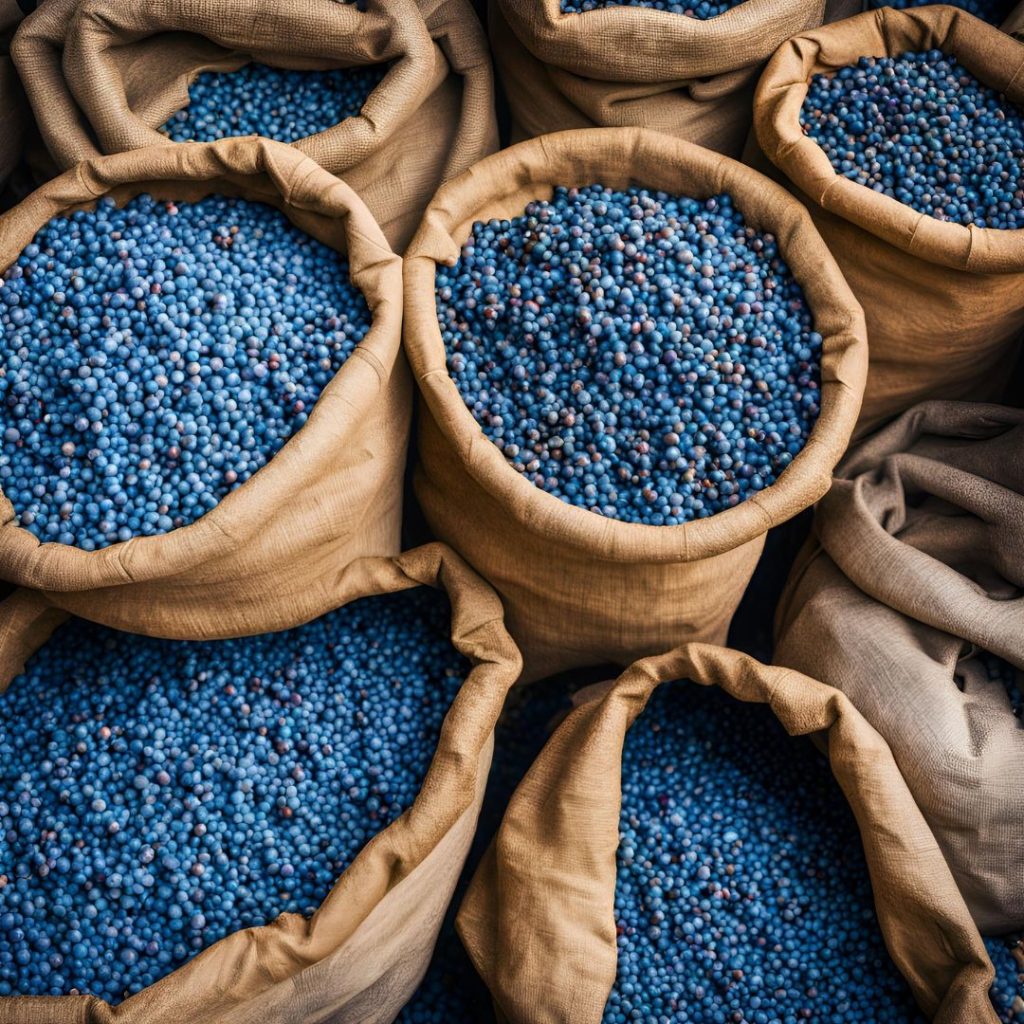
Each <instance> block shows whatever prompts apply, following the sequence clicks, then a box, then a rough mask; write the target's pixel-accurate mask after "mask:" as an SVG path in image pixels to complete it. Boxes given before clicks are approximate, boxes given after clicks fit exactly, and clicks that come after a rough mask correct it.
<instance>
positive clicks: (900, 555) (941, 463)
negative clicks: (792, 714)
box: [775, 402, 1024, 933]
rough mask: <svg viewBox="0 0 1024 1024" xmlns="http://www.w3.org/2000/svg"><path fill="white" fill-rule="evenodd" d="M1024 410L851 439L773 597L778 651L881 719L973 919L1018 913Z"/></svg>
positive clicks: (990, 925) (935, 417) (930, 410)
mask: <svg viewBox="0 0 1024 1024" xmlns="http://www.w3.org/2000/svg"><path fill="white" fill-rule="evenodd" d="M1022 524H1024V411H1022V410H1019V409H1008V408H1005V407H1002V406H994V405H973V404H967V403H959V402H926V403H923V404H922V405H919V406H917V408H915V409H913V410H911V411H910V412H907V413H904V415H903V416H901V417H900V418H899V419H898V420H896V421H895V422H893V423H892V424H890V425H889V426H888V427H887V428H885V429H884V430H882V431H880V432H879V433H878V434H877V435H875V436H874V437H872V438H871V439H870V440H868V441H867V442H865V443H864V444H863V445H862V446H860V447H859V448H857V449H856V450H855V451H854V452H853V453H851V454H850V455H849V456H848V457H847V458H846V459H845V460H844V461H843V462H842V463H841V464H840V467H839V469H838V471H837V476H836V482H835V483H834V484H833V486H832V490H831V491H830V492H829V494H828V495H827V496H826V497H825V498H823V499H822V501H821V503H820V504H819V506H818V510H817V513H816V520H815V530H814V535H813V537H812V538H811V540H810V541H809V543H808V545H807V547H806V548H805V549H804V551H803V552H802V554H801V556H800V558H799V559H798V561H797V563H796V565H795V566H794V568H793V573H792V575H791V577H790V580H789V584H788V586H787V590H786V592H785V594H784V595H783V599H782V602H781V604H780V607H779V613H778V629H777V632H778V643H777V647H776V653H775V658H776V661H777V662H778V663H779V664H782V665H788V666H791V667H792V668H795V669H798V670H799V671H801V672H806V673H808V674H809V675H814V676H815V677H816V678H818V679H821V680H823V681H824V682H826V683H828V684H829V685H831V686H834V687H836V689H839V690H841V691H842V692H843V693H844V694H845V695H846V696H847V697H848V698H849V699H850V701H851V702H852V703H853V704H854V705H855V706H856V707H857V709H858V710H859V711H860V712H861V713H862V714H863V715H864V717H865V718H866V719H867V720H868V721H869V722H870V723H871V724H872V725H873V726H874V727H875V728H876V729H877V730H878V731H879V733H881V735H882V736H883V737H884V739H885V740H886V742H887V743H888V744H889V746H890V747H891V749H892V752H893V756H894V757H895V759H896V763H897V765H898V766H899V769H900V771H901V772H902V773H903V777H904V778H905V779H906V780H907V785H908V787H909V788H910V791H911V792H912V793H913V795H914V798H915V799H916V801H917V803H918V805H919V806H920V808H921V810H922V812H923V814H924V816H925V818H926V819H927V821H928V822H929V824H930V826H931V828H932V830H933V831H934V833H935V836H936V838H937V839H938V842H939V846H940V847H941V849H942V852H943V853H944V854H945V857H946V860H947V861H948V862H949V865H950V868H951V869H952V871H953V874H954V876H955V877H956V879H957V881H958V883H959V885H960V889H961V891H962V892H963V894H964V898H965V899H966V901H967V904H968V906H969V907H970V909H971V912H972V913H973V915H974V918H975V920H976V921H977V922H978V925H979V926H980V927H981V929H982V930H983V931H989V932H993V933H1001V932H1007V931H1011V930H1013V929H1018V928H1021V927H1024V848H1022V845H1021V823H1022V822H1024V789H1022V787H1021V785H1020V766H1021V764H1022V763H1024V728H1022V726H1021V722H1020V720H1019V719H1017V718H1015V717H1014V715H1013V711H1012V708H1011V706H1010V702H1009V700H1008V698H1007V695H1006V692H1005V690H1004V688H1003V686H1002V684H1001V683H1000V682H998V681H991V682H990V681H989V679H988V676H987V674H986V672H985V669H984V667H983V666H982V665H981V664H980V663H979V661H978V657H977V656H978V653H979V651H991V652H994V653H995V654H998V655H999V656H1000V657H1002V658H1005V659H1007V660H1008V661H1010V662H1011V663H1012V664H1014V665H1016V666H1017V667H1018V668H1024V531H1022V529H1021V526H1022Z"/></svg>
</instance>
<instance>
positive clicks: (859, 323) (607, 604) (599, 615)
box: [404, 128, 867, 678]
mask: <svg viewBox="0 0 1024 1024" xmlns="http://www.w3.org/2000/svg"><path fill="white" fill-rule="evenodd" d="M593 183H600V184H602V185H606V186H611V187H615V188H624V187H628V186H630V185H641V186H646V187H650V188H655V189H664V190H665V191H667V192H671V193H677V194H685V195H690V196H696V197H707V196H711V195H716V194H718V193H722V192H726V193H729V194H730V195H732V196H733V198H734V199H735V202H736V206H737V208H738V209H739V210H741V211H742V212H743V214H744V215H745V217H746V219H747V222H748V223H749V224H751V225H752V226H754V227H756V228H759V229H762V230H768V231H773V232H774V233H775V234H776V235H777V236H778V239H779V245H780V248H781V251H782V254H783V255H784V257H785V259H786V260H787V262H788V264H789V266H790V268H791V270H792V271H793V273H794V275H795V276H796V278H797V279H798V280H799V281H800V283H801V284H802V285H803V288H804V291H805V293H806V296H807V300H808V303H809V305H810V308H811V310H812V311H813V312H814V317H815V327H816V330H818V331H819V332H820V333H821V334H822V336H823V337H824V339H825V340H824V345H823V360H822V369H821V375H822V401H821V416H820V418H819V420H818V423H817V425H816V426H815V428H814V431H813V433H812V434H811V437H810V439H809V440H808V442H807V445H806V447H805V448H804V450H803V451H802V452H801V453H800V454H799V455H798V456H797V458H796V459H795V460H794V461H793V463H792V465H790V466H789V467H788V468H787V469H786V470H785V472H784V473H783V474H782V476H781V478H780V479H779V481H778V482H777V483H776V484H774V485H773V486H771V487H767V488H766V489H765V490H763V491H760V492H759V493H758V494H756V495H755V496H753V497H751V498H749V499H747V500H746V501H744V502H741V503H740V504H739V505H737V506H736V507H735V508H731V509H728V510H726V511H724V512H719V513H718V514H717V515H714V516H711V517H709V518H707V519H700V520H695V521H694V522H690V523H686V524H683V525H680V526H644V525H640V524H637V523H627V522H620V521H618V520H615V519H607V518H604V517H602V516H599V515H597V514H596V513H594V512H590V511H588V510H586V509H582V508H575V507H573V506H571V505H567V504H566V503H565V502H563V501H560V500H559V499H558V498H556V497H555V496H554V495H553V494H548V493H546V492H545V491H543V490H541V489H539V488H537V487H535V486H534V485H533V484H532V483H530V482H529V481H528V480H526V479H525V478H524V477H523V476H522V475H521V474H519V473H517V472H516V471H515V470H514V469H513V468H512V467H511V466H510V465H509V464H508V463H507V462H506V461H505V457H504V455H503V454H502V453H501V452H500V451H499V450H498V448H497V447H496V446H495V445H494V444H492V443H491V442H490V441H489V440H488V439H487V438H486V437H485V435H484V433H483V431H482V430H481V429H480V427H479V426H478V425H477V423H476V421H475V420H474V419H473V415H472V413H470V411H469V410H468V409H467V408H466V406H465V403H464V402H463V400H462V397H461V396H460V394H459V391H458V388H457V387H456V385H455V383H454V381H452V380H451V378H450V377H449V376H448V371H447V369H446V364H445V350H444V343H443V341H442V339H441V332H440V330H439V328H438V323H437V312H436V306H435V301H434V278H435V269H436V265H437V263H442V262H443V263H447V264H451V263H454V262H455V261H456V259H457V258H458V256H459V252H460V247H461V245H462V243H463V242H464V241H465V240H466V238H467V237H468V236H469V233H470V230H471V229H472V225H473V222H474V221H476V220H481V219H483V220H486V219H488V218H491V217H511V216H517V215H519V214H521V213H522V212H523V210H524V208H525V207H526V205H527V204H528V203H529V202H531V201H532V200H534V199H548V198H550V197H551V194H552V190H553V187H554V186H556V185H566V186H573V185H588V184H593ZM405 289H406V312H405V329H404V334H405V347H406V352H407V354H408V356H409V360H410V362H411V364H412V367H413V371H414V373H415V376H416V379H417V381H418V382H419V386H420V391H421V393H422V396H423V401H422V402H421V403H420V418H419V439H418V445H419V463H418V465H417V470H416V493H417V496H418V497H419V500H420V503H421V505H422V507H423V511H424V514H425V515H426V518H427V521H428V523H429V524H430V526H431V528H432V529H433V530H434V532H435V534H436V535H437V536H438V537H439V538H440V539H441V540H445V541H447V542H448V543H450V544H451V545H452V546H453V547H455V548H456V549H457V550H458V551H459V552H460V554H462V555H463V556H464V557H465V558H466V559H467V560H468V561H469V563H470V564H471V565H473V567H474V568H475V569H476V570H477V572H479V573H480V574H481V575H482V576H484V578H485V579H487V580H488V581H489V582H490V583H491V584H492V585H493V586H494V587H495V589H496V590H497V591H498V592H499V593H500V594H501V596H502V599H503V600H504V602H505V609H506V612H507V614H508V622H509V629H510V631H511V632H512V635H513V636H514V637H515V638H516V642H517V643H518V644H519V645H520V647H521V648H522V650H523V657H524V660H525V662H526V666H527V668H526V671H527V675H528V676H529V677H531V678H540V677H542V676H544V675H548V674H551V673H554V672H557V671H560V670H562V669H566V668H571V667H577V666H583V665H596V664H601V663H603V662H609V661H610V662H615V663H618V664H623V665H626V664H629V662H631V661H633V660H635V659H636V658H638V657H643V656H645V655H649V654H657V653H660V652H661V651H665V650H668V649H669V648H670V647H673V646H674V645H675V644H677V643H680V642H682V641H684V640H693V639H700V640H709V641H713V642H722V641H724V639H725V635H726V631H727V630H728V627H729V620H730V619H731V618H732V614H733V612H734V611H735V609H736V605H737V604H738V603H739V600H740V597H741V596H742V594H743V590H744V587H746V584H747V581H748V580H749V579H750V575H751V573H752V572H753V571H754V566H755V565H756V563H757V559H758V556H759V555H760V553H761V549H762V547H763V545H764V535H765V533H766V532H767V530H768V529H769V528H770V527H772V526H774V525H775V524H777V523H781V522H783V521H784V520H786V519H789V518H790V517H791V516H793V515H795V514H796V513H797V512H799V511H801V509H804V508H807V507H808V506H809V505H811V504H812V503H813V502H815V501H816V500H817V499H818V498H819V497H821V495H822V494H824V493H825V491H826V490H827V489H828V486H829V481H830V479H831V474H832V467H833V466H834V465H835V464H836V462H837V461H838V459H839V457H840V456H841V454H842V453H843V451H844V450H845V448H846V444H847V441H848V439H849V436H850V431H851V429H852V427H853V423H854V421H855V420H856V417H857V410H858V408H859V405H860V395H861V389H862V387H863V382H864V371H865V364H866V362H867V353H866V351H865V347H866V346H865V342H864V321H863V317H862V314H861V311H860V308H859V307H858V306H857V303H856V301H855V300H854V299H853V297H852V295H851V294H850V290H849V289H848V288H847V286H846V284H845V282H844V281H843V278H842V275H841V274H840V273H839V271H838V269H837V268H836V265H835V261H834V260H833V259H832V258H831V257H830V256H829V254H828V250H827V249H826V248H825V247H824V245H823V244H822V242H821V239H820V238H819V237H818V235H817V234H816V232H815V230H814V226H813V225H812V224H811V221H810V218H809V217H808V215H807V212H806V211H805V210H804V209H803V207H802V206H800V204H799V203H797V202H796V201H795V200H793V199H792V197H791V196H789V195H787V194H786V192H785V191H784V190H783V189H781V188H779V187H778V186H777V185H774V184H772V182H770V181H768V180H767V179H766V178H764V177H763V176H762V175H760V174H757V173H756V172H754V171H752V170H750V169H749V168H747V167H743V166H742V165H741V164H738V163H736V162H735V161H734V160H730V159H729V158H728V157H723V156H720V155H719V154H717V153H712V152H710V151H709V150H706V149H701V148H699V147H697V146H693V145H690V144H689V143H686V142H682V141H680V140H678V139H673V138H670V137H668V136H666V135H660V134H658V133H656V132H648V131H644V130H642V129H639V128H599V129H590V130H588V131H578V132H562V133H560V134H557V135H549V136H545V137H543V138H540V139H534V140H532V141H530V142H524V143H521V144H520V145H518V146H514V147H512V148H511V149H508V150H505V151H504V152H502V153H498V154H496V155H495V156H492V157H490V158H488V159H487V160H484V161H483V162H481V163H480V164H478V165H477V166H476V167H474V168H473V169H472V170H471V171H470V172H469V173H467V174H465V175H463V176H462V177H460V178H458V179H456V180H455V181H453V182H451V183H450V184H448V185H446V186H444V187H443V188H442V189H441V190H440V191H439V192H438V194H437V196H436V198H435V200H434V202H433V203H432V204H431V206H430V208H429V209H428V211H427V214H426V216H425V218H424V222H423V226H422V227H421V228H420V231H419V232H418V234H417V235H416V238H415V239H414V240H413V243H412V245H411V247H410V250H409V255H408V257H407V259H406V263H405Z"/></svg>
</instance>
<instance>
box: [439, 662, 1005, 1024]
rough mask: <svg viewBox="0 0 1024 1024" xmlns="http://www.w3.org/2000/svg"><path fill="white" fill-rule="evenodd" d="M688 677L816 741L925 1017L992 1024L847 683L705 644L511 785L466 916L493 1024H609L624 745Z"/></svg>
mask: <svg viewBox="0 0 1024 1024" xmlns="http://www.w3.org/2000/svg"><path fill="white" fill-rule="evenodd" d="M681 678H689V679H692V680H694V684H693V685H697V684H702V685H709V686H720V687H721V688H722V689H723V690H725V691H726V692H727V693H729V694H730V695H732V696H733V697H736V698H737V699H739V700H742V701H753V702H756V703H763V704H768V705H770V707H771V709H772V711H773V712H774V714H775V715H776V716H777V717H778V719H779V720H780V721H781V723H782V724H783V725H784V726H785V728H786V730H787V731H788V732H789V733H790V734H791V735H793V736H804V735H808V734H812V733H817V734H820V735H821V736H822V738H823V739H824V741H825V743H826V745H827V749H828V753H829V758H830V761H831V766H832V771H833V772H834V773H835V776H836V778H837V780H838V781H839V784H840V786H841V787H842V790H843V792H844V794H845V796H846V798H847V800H848V801H849V802H850V805H851V807H852V808H853V811H854V813H855V815H856V818H857V823H858V826H859V828H860V831H861V837H862V840H863V843H864V850H865V854H866V858H867V863H868V868H869V871H870V874H871V884H872V888H873V890H874V895H875V903H876V908H877V910H878V915H879V921H880V923H881V927H882V931H883V933H884V937H885V941H886V945H887V946H888V949H889V952H890V953H891V955H892V957H893V959H894V960H895V962H896V964H897V965H898V967H899V968H900V970H901V971H902V972H903V974H904V975H905V977H906V978H907V981H908V982H909V983H910V985H911V987H912V989H913V992H914V995H915V997H916V999H917V1000H918V1002H919V1003H920V1005H921V1007H922V1009H923V1010H924V1011H925V1012H926V1013H927V1014H928V1015H929V1016H930V1017H931V1018H932V1019H933V1020H934V1021H935V1024H954V1022H955V1024H996V1016H995V1013H994V1011H993V1009H992V1005H991V1003H990V1002H989V999H988V988H989V985H990V983H991V980H992V975H993V971H992V966H991V963H990V961H989V959H988V956H987V954H986V952H985V948H984V945H983V943H982V940H981V936H980V935H979V933H978V931H977V929H976V928H975V926H974V923H973V921H972V920H971V917H970V914H969V913H968V910H967V907H966V906H965V904H964V901H963V898H962V896H961V895H960V893H959V891H958V890H957V887H956V884H955V882H954V881H953V878H952V876H951V875H950V872H949V868H948V867H947V866H946V862H945V860H944V858H943V856H942V851H941V850H940V849H939V846H938V844H937V843H936V841H935V837H934V836H933V835H932V834H931V832H930V830H929V829H928V826H927V824H926V823H925V821H924V818H923V817H922V815H921V812H920V810H919V809H918V808H917V806H916V804H915V803H914V799H913V797H912V796H911V794H910V792H909V791H908V789H907V786H906V783H905V782H904V780H903V778H902V776H901V775H900V772H899V769H898V768H897V766H896V763H895V762H894V760H893V756H892V753H891V752H890V750H889V748H888V747H887V746H886V744H885V741H884V740H883V739H882V737H881V736H879V734H878V733H877V732H876V731H875V730H874V729H873V728H872V727H871V726H870V725H869V724H868V723H867V721H865V719H864V718H863V717H862V716H861V715H860V714H859V713H858V712H857V710H856V709H855V708H854V707H853V705H852V703H851V702H850V700H849V699H848V698H847V697H845V696H844V695H843V694H841V693H839V692H838V691H837V690H834V689H832V688H831V687H829V686H826V685H824V684H823V683H820V682H817V681H816V680H814V679H810V678H808V677H807V676H803V675H801V674H799V673H797V672H794V671H792V670H789V669H783V668H775V667H768V666H765V665H762V664H761V663H760V662H758V661H755V660H754V659H753V658H750V657H749V656H747V655H745V654H740V653H738V652H736V651H731V650H727V649H725V648H719V647H712V646H709V645H706V644H688V645H685V646H683V647H680V648H678V649H677V650H675V651H672V652H669V653H668V654H664V655H661V656H659V657H657V658H649V659H647V660H645V661H640V662H637V663H636V664H635V665H633V666H632V667H631V668H629V669H628V670H627V671H626V672H625V673H624V674H623V675H622V676H621V677H620V678H619V679H618V680H617V681H616V682H615V683H614V684H613V685H611V686H610V687H608V686H606V687H598V688H595V689H593V690H592V691H591V693H590V695H589V696H590V698H591V699H589V700H586V701H584V702H582V703H580V705H579V706H578V707H577V708H576V709H575V710H574V711H573V712H571V713H570V715H569V716H568V717H567V718H566V719H565V721H564V722H563V723H562V724H561V725H560V726H559V727H558V729H557V730H556V732H555V733H554V735H553V736H552V737H551V738H550V739H549V740H548V743H547V745H546V746H545V748H544V750H543V752H542V753H541V755H540V756H539V757H538V759H537V760H536V761H535V762H534V764H533V766H532V767H531V768H530V770H529V772H528V773H527V775H526V777H525V778H524V779H523V781H522V782H521V783H520V785H519V788H518V789H517V790H516V792H515V795H514V796H513V798H512V800H511V802H510V804H509V807H508V810H507V811H506V812H505V817H504V819H503V821H502V824H501V828H500V829H499V832H498V835H497V838H496V839H495V841H494V843H493V844H492V846H491V847H490V849H489V850H488V852H487V854H486V855H485V858H484V860H483V862H482V863H481V865H480V867H479V869H478V871H477V873H476V875H475V876H474V878H473V880H472V883H471V885H470V888H469V891H468V893H467V895H466V898H465V900H464V901H463V903H462V906H461V908H460V910H459V916H458V922H457V923H458V928H459V932H460V934H461V936H462V938H463V941H464V943H465V945H466V948H467V950H468V951H469V954H470V957H471V958H472V960H473V963H474V964H475V966H476V967H477V969H478V970H479V971H480V973H481V974H482V976H483V977H484V979H485V981H486V982H487V984H488V986H489V988H490V990H491V994H492V995H493V997H494V1000H495V1005H496V1007H497V1010H498V1013H499V1017H500V1018H501V1019H503V1020H505V1021H508V1022H510V1024H567V1022H570V1021H571V1022H572V1024H600V1021H601V1019H602V1014H603V1011H604V1006H605V1002H606V1000H607V997H608V993H609V992H610V991H611V988H612V985H613V983H614V980H615V963H616V928H615V910H614V893H615V871H616V861H615V857H616V849H617V847H618V843H619V812H620V804H621V763H622V745H623V738H624V736H625V734H626V732H627V730H628V729H629V727H630V726H631V725H632V723H633V722H634V720H635V719H636V718H637V716H638V715H640V714H642V713H643V709H644V706H645V704H646V702H647V699H648V698H649V696H650V695H651V693H652V692H653V691H654V690H655V689H656V687H657V686H659V685H660V684H661V683H663V682H668V681H670V680H674V679H681ZM727 727H728V726H727V723H725V722H723V728H727Z"/></svg>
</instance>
